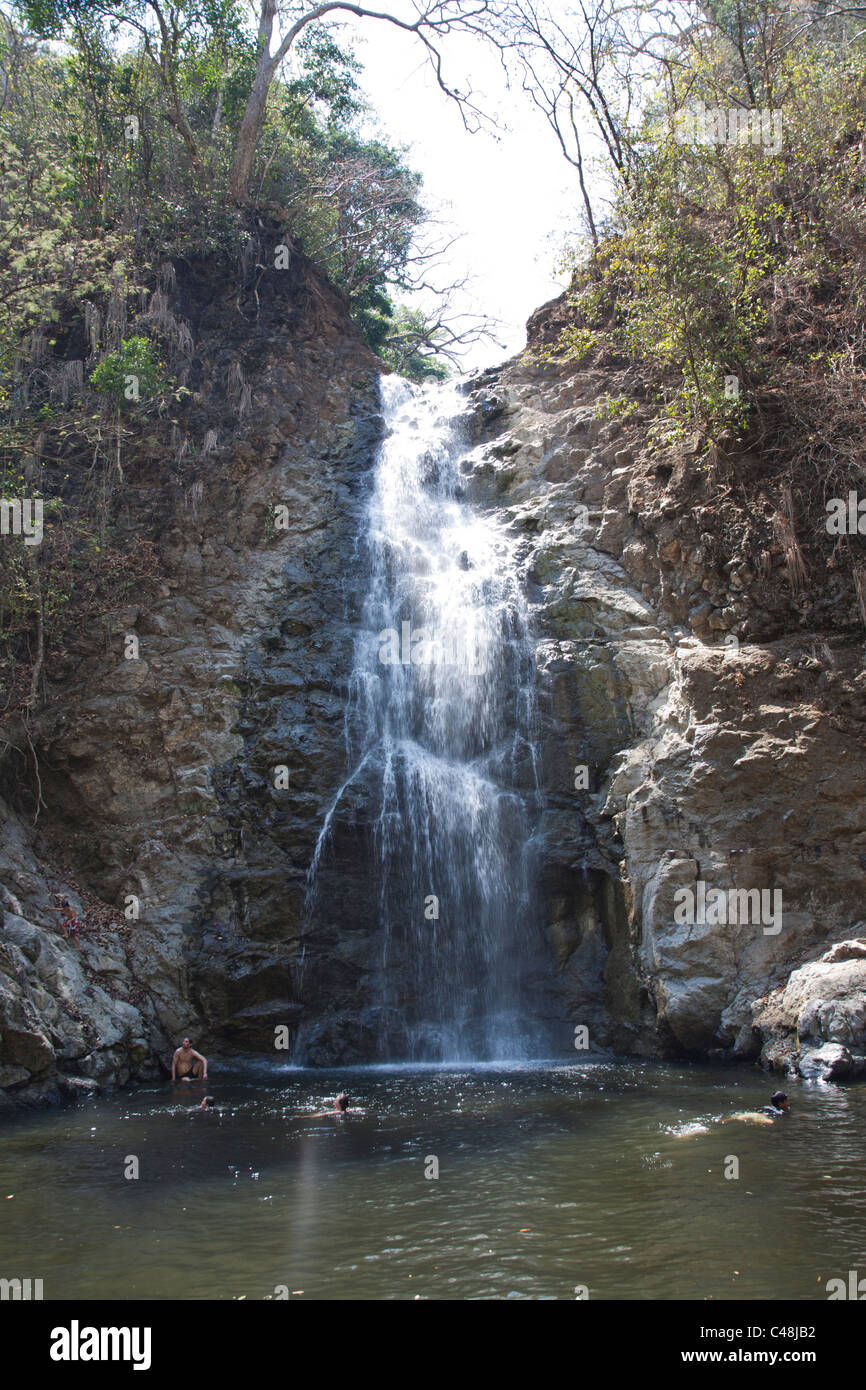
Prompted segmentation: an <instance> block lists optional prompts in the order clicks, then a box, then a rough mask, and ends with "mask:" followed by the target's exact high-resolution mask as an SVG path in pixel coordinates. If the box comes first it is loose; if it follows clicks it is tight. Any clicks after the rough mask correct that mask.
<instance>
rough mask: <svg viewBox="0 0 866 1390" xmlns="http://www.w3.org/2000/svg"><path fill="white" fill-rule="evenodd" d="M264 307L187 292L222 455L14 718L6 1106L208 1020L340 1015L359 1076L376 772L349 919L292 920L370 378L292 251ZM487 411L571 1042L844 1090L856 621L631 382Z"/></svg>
mask: <svg viewBox="0 0 866 1390" xmlns="http://www.w3.org/2000/svg"><path fill="white" fill-rule="evenodd" d="M257 299H258V306H257V308H256V307H255V305H253V304H252V302H251V300H250V298H249V296H247V297H246V298H245V297H244V296H243V295H242V294H241V293H240V292H239V291H238V287H237V286H236V285H233V284H228V283H226V284H223V285H222V286H220V287H218V288H217V289H216V290H215V287H214V284H213V282H212V280H209V278H208V276H207V274H206V273H205V271H204V270H203V269H202V268H199V269H198V270H195V269H194V270H193V271H191V272H189V273H188V274H187V275H186V276H185V277H181V279H180V281H179V287H178V290H177V304H176V306H175V307H176V312H177V313H178V315H182V316H183V317H184V318H185V320H186V321H187V322H188V323H189V324H190V328H191V331H192V333H193V335H194V339H195V344H196V358H195V363H194V372H193V376H192V378H191V381H190V386H191V388H193V389H194V396H193V403H192V405H191V407H190V410H189V411H188V413H187V415H186V416H185V417H184V425H185V428H186V429H187V430H188V431H191V432H192V433H193V434H197V435H200V436H201V437H202V439H203V438H204V437H205V436H206V435H210V438H209V443H208V448H207V450H206V451H205V452H203V453H202V454H201V455H200V456H199V458H198V461H197V462H196V463H195V464H194V465H191V464H189V462H187V463H186V464H185V465H183V464H181V463H178V464H176V465H175V464H172V463H171V460H170V459H169V458H168V457H167V456H159V457H154V458H153V459H152V460H151V461H150V463H149V464H144V465H140V466H139V467H138V468H137V470H133V471H132V472H131V474H130V475H129V490H128V495H127V497H126V499H125V519H124V525H125V526H126V527H127V528H128V532H129V534H130V536H133V535H140V534H146V535H148V536H150V537H152V538H154V540H155V541H156V542H157V544H158V549H159V552H160V558H161V563H162V573H163V578H162V581H161V588H160V590H159V592H158V593H157V594H156V595H155V596H148V597H147V598H146V600H145V599H143V600H142V602H141V604H133V605H128V606H127V607H125V608H119V609H117V610H116V611H114V612H112V613H109V614H106V618H105V623H104V630H103V631H102V632H101V633H100V634H98V635H95V634H94V635H92V636H91V637H90V638H88V639H83V640H82V644H81V650H80V652H79V653H78V656H79V657H80V665H79V666H78V667H77V669H76V670H75V672H74V673H71V674H70V676H69V678H68V680H66V681H65V682H64V683H63V685H58V687H57V688H55V689H53V690H51V691H50V692H49V698H48V700H47V701H46V703H45V705H44V707H43V708H42V710H41V712H40V713H39V715H38V716H37V717H36V718H35V720H34V721H33V724H32V727H31V728H30V730H29V732H28V731H24V730H22V729H21V728H17V729H16V728H14V727H10V729H9V730H8V731H7V737H8V738H9V740H10V742H11V744H12V749H13V751H10V752H8V753H7V756H6V759H5V762H4V764H3V769H2V771H3V778H2V781H3V790H4V793H5V796H6V798H7V802H8V803H9V804H8V805H7V806H6V807H5V808H4V809H3V811H2V814H3V817H4V821H5V827H6V833H5V837H4V846H3V850H2V853H0V884H2V885H3V888H2V891H0V901H2V904H3V924H2V932H0V1035H2V1036H0V1096H2V1095H5V1096H6V1097H7V1103H8V1102H9V1100H10V1099H11V1100H12V1101H15V1100H16V1099H20V1098H22V1097H23V1098H30V1099H32V1098H39V1097H47V1098H52V1097H56V1096H57V1095H59V1094H62V1093H74V1092H75V1091H76V1090H78V1089H81V1088H86V1087H88V1086H92V1085H97V1084H103V1083H106V1084H107V1083H115V1082H120V1083H123V1082H125V1081H127V1080H129V1079H131V1078H133V1079H134V1078H140V1077H145V1076H151V1075H154V1074H158V1072H159V1070H160V1068H161V1067H162V1068H164V1065H165V1061H166V1059H167V1058H168V1056H169V1055H170V1048H171V1047H172V1045H175V1044H176V1041H177V1039H178V1037H179V1036H182V1035H183V1033H185V1032H189V1033H190V1034H191V1035H192V1036H193V1037H194V1038H195V1040H196V1043H197V1045H200V1046H202V1047H204V1048H206V1049H207V1048H214V1049H216V1050H217V1051H218V1052H219V1053H222V1054H223V1055H225V1054H227V1053H230V1052H232V1051H238V1052H243V1053H255V1054H258V1055H262V1056H270V1057H273V1056H274V1055H275V1054H274V1046H275V1030H276V1029H278V1028H280V1027H281V1026H283V1025H286V1026H287V1027H288V1028H289V1030H290V1031H291V1030H293V1029H294V1028H295V1027H296V1025H297V1023H298V1021H299V1020H300V1019H301V1017H302V1016H303V1018H304V1021H305V1023H306V1024H310V1023H311V1022H312V1023H314V1024H317V1025H318V1026H317V1027H316V1028H315V1029H314V1030H313V1036H314V1038H315V1045H314V1047H313V1049H312V1052H311V1055H310V1060H312V1061H318V1062H322V1063H326V1062H348V1061H352V1060H368V1059H369V1057H370V1055H371V1054H370V1050H369V1039H368V1038H367V1035H366V1034H365V1023H364V1013H363V987H364V949H365V943H364V939H363V936H364V934H363V933H359V932H358V930H357V929H356V928H357V924H358V921H359V917H360V918H361V919H363V920H367V918H369V917H370V910H369V907H370V905H369V904H367V905H365V904H363V903H359V901H358V897H357V893H356V888H357V887H358V884H359V883H360V881H361V878H362V874H361V872H360V870H361V867H362V865H363V857H364V854H365V852H366V850H365V843H366V841H365V833H366V832H365V829H364V826H365V812H364V804H363V802H364V792H363V786H362V785H361V784H360V783H359V789H358V791H357V793H356V800H355V801H352V799H351V798H349V799H347V800H346V801H345V802H344V803H342V810H341V818H340V823H339V824H338V825H336V826H335V827H334V833H333V836H332V847H333V851H334V857H335V862H339V865H340V872H341V875H342V877H341V884H340V892H339V894H335V893H333V892H332V893H331V900H332V902H333V901H342V904H343V905H342V908H341V910H340V911H339V912H331V914H330V915H329V917H328V919H327V920H322V921H320V922H318V923H317V924H314V926H313V928H312V929H311V928H310V927H309V924H307V925H306V926H305V920H304V898H305V884H306V874H307V870H308V868H309V865H310V861H311V858H312V854H313V849H314V846H315V843H316V838H317V835H318V832H319V829H320V828H321V824H322V819H323V816H324V814H325V812H326V809H327V807H328V806H329V805H330V804H331V803H332V801H333V799H334V796H335V793H336V791H337V790H338V788H339V787H340V785H341V783H342V780H343V778H344V776H345V765H344V760H345V752H344V743H343V713H344V708H345V702H346V698H347V685H346V683H347V680H348V677H349V673H350V671H351V659H350V652H351V645H352V639H353V633H354V630H355V627H356V625H357V621H358V601H359V598H360V595H361V583H362V576H361V575H360V574H359V573H358V566H357V561H356V559H355V558H354V557H355V555H356V550H355V540H356V537H357V534H358V528H359V525H360V517H361V511H362V507H363V504H364V500H365V497H366V495H367V488H368V487H369V480H370V468H371V464H372V460H373V455H374V450H375V446H376V443H377V440H378V435H379V429H380V423H381V422H380V419H379V414H378V392H377V367H378V364H377V363H376V361H375V359H373V358H372V357H371V356H370V354H369V353H368V352H367V350H366V348H365V347H364V345H363V344H362V342H361V341H360V339H359V338H358V336H357V334H356V333H355V331H354V329H353V328H352V326H351V324H350V323H349V321H348V318H347V314H346V308H345V305H344V303H343V302H342V300H340V298H339V296H337V295H336V294H335V292H333V291H332V290H330V289H329V287H328V286H327V285H324V284H323V283H322V282H321V281H320V280H319V278H318V277H317V276H316V275H315V273H314V272H313V271H312V269H311V268H310V267H309V266H308V265H306V264H305V263H303V260H302V258H295V260H294V261H293V269H292V272H291V274H290V275H288V276H287V277H286V278H284V279H282V280H280V279H279V278H278V277H277V275H276V273H275V272H273V273H270V274H269V275H268V276H265V277H264V281H263V283H261V284H259V285H258V291H257ZM468 395H469V403H470V405H471V407H472V408H473V410H474V413H475V421H476V426H475V440H474V444H473V446H472V447H471V449H470V450H469V451H468V452H467V457H466V459H465V462H464V465H463V471H464V475H465V488H466V492H467V495H468V496H469V497H470V498H471V499H472V500H473V502H474V504H475V505H477V506H478V507H483V508H492V509H495V511H496V514H497V516H499V517H500V518H501V520H502V521H503V523H504V524H506V525H507V526H508V527H509V528H511V530H512V531H513V533H514V534H516V535H519V537H520V547H521V563H522V572H523V576H524V582H525V588H526V593H527V597H528V600H529V604H530V608H531V614H532V622H533V629H534V633H535V637H536V653H537V668H538V679H539V694H540V708H541V714H542V738H541V749H540V753H541V764H540V766H541V780H542V784H543V792H544V798H545V809H544V812H543V818H542V824H541V828H540V846H539V849H540V855H539V858H540V863H541V875H540V881H539V886H538V891H539V895H540V900H541V901H540V906H541V911H542V913H543V919H544V923H545V930H546V936H547V940H548V943H549V949H550V952H551V955H552V957H553V959H554V960H555V963H556V966H557V968H558V971H559V976H560V980H561V985H562V993H563V1020H564V1022H565V1027H564V1031H565V1032H566V1033H568V1032H569V1031H570V1030H571V1028H572V1027H573V1025H574V1024H585V1025H586V1026H587V1028H588V1030H589V1037H590V1042H591V1044H592V1046H595V1047H610V1048H615V1049H620V1050H629V1051H636V1052H640V1053H643V1054H646V1055H674V1054H679V1055H684V1054H685V1055H692V1056H705V1055H707V1054H719V1053H720V1054H723V1055H724V1054H729V1055H734V1054H736V1055H739V1056H743V1057H750V1058H755V1057H759V1056H760V1058H761V1059H762V1060H763V1061H764V1063H765V1064H768V1065H773V1066H777V1067H789V1068H798V1067H799V1069H800V1070H801V1071H802V1072H803V1074H804V1075H828V1076H830V1075H832V1076H837V1077H838V1076H844V1075H850V1074H854V1073H856V1072H857V1071H858V1070H860V1069H862V1068H863V1066H864V1065H866V1063H864V1058H863V1054H864V1053H866V1041H864V1024H866V984H864V972H866V960H861V957H862V956H863V953H864V949H866V948H863V947H861V946H860V945H858V944H857V942H856V941H853V942H852V940H851V938H856V937H857V934H858V932H859V931H860V930H861V929H862V928H863V924H862V923H861V918H862V915H863V910H862V907H861V904H860V893H859V891H858V890H859V884H860V880H861V877H862V873H863V869H864V867H866V824H864V819H863V809H862V807H863V787H864V770H866V769H864V763H866V753H864V744H863V738H862V733H863V717H864V675H863V672H862V639H861V637H860V636H859V635H854V634H855V632H856V631H857V630H856V615H854V614H850V615H848V614H842V615H841V617H840V616H839V614H838V613H837V614H836V616H835V618H834V621H833V623H832V624H830V625H828V624H826V623H825V624H824V625H823V626H818V624H819V623H820V620H821V614H822V613H825V612H826V605H827V604H829V603H831V602H832V594H831V595H829V596H828V593H827V591H826V590H825V589H821V590H820V591H816V592H815V593H814V594H813V595H812V596H811V598H810V600H809V602H803V601H800V600H796V599H795V598H794V596H793V595H792V594H791V593H790V591H789V590H787V589H786V585H785V581H784V579H783V577H782V574H781V566H782V564H783V557H782V556H781V555H776V554H773V553H772V552H770V553H769V554H768V555H767V556H766V557H757V556H749V555H747V554H744V553H742V550H741V549H740V548H738V547H737V544H736V528H735V527H734V528H731V526H729V525H728V526H727V527H726V528H722V527H721V526H716V525H715V524H714V518H715V517H716V516H717V515H718V511H717V494H718V492H719V490H720V488H721V487H722V485H724V487H726V488H728V490H729V491H730V487H729V483H728V482H726V481H724V480H722V483H720V478H719V475H718V473H717V472H714V471H713V468H712V467H710V468H709V469H701V468H700V467H699V466H698V463H697V460H696V457H695V456H694V455H691V454H689V453H688V452H686V450H684V449H682V450H680V452H679V453H672V452H670V451H669V452H668V453H666V454H661V453H660V452H659V451H658V450H657V449H654V448H653V447H652V446H651V445H650V444H649V442H648V435H647V428H646V420H645V419H644V418H642V411H643V406H642V404H641V401H640V391H639V384H636V383H635V382H634V381H633V380H632V378H631V377H630V376H629V375H628V374H627V373H623V372H617V371H615V370H613V369H611V370H609V371H605V370H603V369H595V370H593V371H584V372H580V371H576V370H573V369H569V368H563V367H550V366H532V365H526V364H520V363H514V364H510V365H508V366H507V367H505V368H503V369H502V370H500V371H496V372H490V373H485V374H484V375H483V376H482V377H480V378H478V379H477V380H475V381H473V382H471V383H469V387H468ZM607 395H611V396H625V397H628V396H630V395H631V397H632V398H633V402H634V409H633V411H632V413H631V416H630V419H629V423H628V424H625V425H623V424H621V423H617V422H614V421H611V420H610V419H605V418H604V414H603V412H601V411H600V409H599V402H600V401H602V400H603V399H604V398H605V396H607ZM213 431H215V432H216V434H215V438H214V436H213V433H212V432H213ZM726 545H727V546H728V549H727V552H726V549H725V547H726ZM822 604H824V605H825V607H824V608H822V606H821V605H822ZM828 632H829V634H830V635H827V634H828ZM130 636H133V637H135V638H137V642H138V657H137V659H135V660H129V659H126V657H125V655H124V652H125V650H126V649H127V646H128V643H127V639H128V638H129V637H130ZM31 741H32V746H33V753H32V754H31V753H30V751H29V745H30V742H31ZM14 750H18V751H14ZM34 758H35V759H36V760H37V762H38V770H39V779H40V784H41V798H42V805H41V807H40V814H39V817H38V820H37V821H36V823H35V824H34V812H35V804H34V801H33V789H34V787H35V780H34V776H33V767H34ZM713 889H722V890H725V894H726V899H725V901H726V903H727V902H728V898H727V894H728V891H729V890H743V891H744V892H745V893H748V894H752V895H753V896H752V897H750V898H748V899H743V902H747V903H748V904H749V912H750V913H751V917H750V920H746V921H743V920H739V921H730V920H726V921H718V920H712V914H711V913H710V914H707V913H706V912H705V913H704V917H709V919H710V920H703V921H702V920H700V918H701V913H700V911H699V910H698V911H697V912H696V914H695V917H696V920H694V921H683V920H678V918H680V917H682V911H683V909H682V904H683V900H684V894H685V900H686V903H688V892H687V891H686V890H688V891H690V892H691V893H692V895H693V898H694V900H696V901H697V900H698V899H700V901H704V900H706V898H707V896H708V895H710V894H711V891H712V890H713ZM59 893H68V894H69V895H70V897H71V898H72V901H73V903H74V904H75V905H76V906H78V905H80V906H81V907H82V909H83V922H84V926H83V929H82V936H81V941H82V948H81V951H80V953H78V952H76V951H75V949H74V947H73V946H72V945H71V944H69V943H67V942H65V941H64V940H63V939H62V938H61V937H60V936H59V934H58V927H57V923H58V921H59V917H58V916H57V915H56V902H55V899H54V898H53V896H52V895H53V894H59ZM755 893H757V898H755V897H754V894H755ZM761 894H764V895H765V896H764V897H763V898H762V897H761ZM778 895H781V896H780V897H779V896H778ZM132 900H136V902H137V911H138V916H137V917H136V916H135V910H136V902H134V901H132ZM711 900H712V899H711ZM736 901H737V902H738V903H739V902H740V900H739V899H737V900H736ZM777 904H780V907H779V911H778V912H777V911H776V906H777ZM124 909H125V910H126V915H124ZM715 915H716V916H717V917H718V916H719V913H718V911H716V914H715ZM726 915H728V914H726ZM734 915H736V914H734ZM864 934H866V933H864ZM277 1055H280V1054H277ZM282 1055H285V1054H282Z"/></svg>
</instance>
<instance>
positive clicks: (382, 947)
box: [308, 377, 547, 1061]
mask: <svg viewBox="0 0 866 1390" xmlns="http://www.w3.org/2000/svg"><path fill="white" fill-rule="evenodd" d="M381 399H382V411H383V416H384V424H385V432H384V437H383V440H382V443H381V445H380V448H379V451H378V456H377V460H376V466H375V473H374V479H373V487H372V492H371V496H370V499H369V505H368V508H367V513H366V521H365V528H364V533H363V534H362V536H361V538H360V542H359V544H360V558H361V570H362V572H363V574H364V575H365V583H366V593H365V596H364V598H363V606H362V609H361V617H360V630H359V631H358V633H357V636H356V639H355V643H354V654H353V670H352V675H351V680H350V685H349V697H348V702H347V709H346V718H345V738H346V755H347V768H348V775H347V779H346V782H345V783H344V785H343V787H341V789H340V792H339V793H338V795H337V798H336V800H335V802H334V805H333V806H332V807H331V808H330V810H329V811H328V814H327V816H326V818H325V822H324V824H323V827H322V831H321V834H320V836H319V842H318V844H317V846H316V851H315V855H314V858H313V862H312V866H311V869H310V873H309V876H308V882H309V893H308V903H309V905H310V914H311V922H312V928H313V930H314V929H315V917H316V912H317V908H318V906H319V902H318V879H319V869H320V864H321V860H322V857H323V855H325V854H326V853H327V852H328V846H329V841H330V839H331V835H332V827H333V823H334V819H335V816H337V815H339V813H340V807H341V803H342V801H343V799H344V798H345V797H346V795H347V793H348V791H349V789H350V788H354V789H356V791H357V788H358V787H359V786H361V785H363V786H364V787H365V788H367V789H369V790H368V791H367V792H365V796H366V804H367V820H368V826H369V833H368V862H367V865H366V870H367V873H368V874H369V876H370V891H371V894H372V895H373V897H374V899H375V924H374V929H373V937H374V938H375V939H374V943H373V947H372V969H371V974H370V979H371V982H373V983H372V984H371V989H372V997H370V998H369V1000H368V1001H367V1002H368V1003H369V1005H370V1006H371V1008H372V1012H373V1015H374V1018H375V1024H374V1026H375V1029H376V1033H377V1048H376V1052H377V1056H378V1057H379V1058H380V1059H381V1060H415V1061H418V1060H430V1061H440V1060H441V1061H452V1060H469V1059H476V1060H492V1059H521V1058H527V1057H530V1056H538V1055H540V1050H543V1048H544V1042H543V1039H542V1036H541V1030H540V1026H539V1025H538V1024H537V1021H536V1013H537V1008H536V1003H535V1002H534V1000H533V989H534V988H535V987H537V982H538V979H539V978H540V975H542V974H545V973H546V970H547V966H546V953H545V951H544V947H543V943H542V941H541V937H540V932H539V928H538V924H537V921H536V915H535V913H534V911H533V894H532V885H533V852H532V850H533V838H532V830H533V822H534V820H535V818H536V817H537V813H538V809H539V795H538V778H537V769H536V754H535V748H536V736H535V717H536V710H535V681H534V677H535V664H534V656H533V649H532V646H531V643H530V639H529V632H528V622H527V614H526V610H525V604H524V599H523V595H522V591H521V586H520V583H519V577H518V570H517V562H516V557H515V543H514V540H513V538H511V537H509V536H508V535H507V534H506V532H505V531H504V529H503V527H502V526H501V525H499V524H498V523H497V522H496V521H495V519H494V518H492V517H491V516H490V515H488V514H485V513H483V512H481V511H479V510H477V509H474V508H473V507H471V506H470V505H469V504H468V503H466V502H465V501H464V500H463V499H462V488H461V473H460V461H461V457H462V456H464V457H465V453H466V434H465V429H464V428H463V427H462V424H461V417H463V418H464V419H465V417H466V411H467V402H466V397H465V395H463V394H462V393H461V391H460V389H459V386H458V385H456V384H455V385H451V384H448V385H445V386H435V387H432V386H431V387H424V388H421V387H417V386H413V385H410V384H409V383H408V382H405V381H403V380H401V379H400V378H397V377H383V378H382V381H381ZM336 870H337V871H338V872H339V861H337V863H336Z"/></svg>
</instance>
